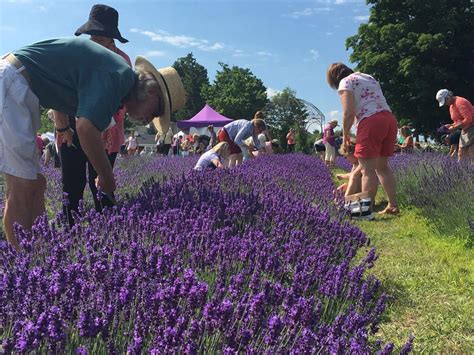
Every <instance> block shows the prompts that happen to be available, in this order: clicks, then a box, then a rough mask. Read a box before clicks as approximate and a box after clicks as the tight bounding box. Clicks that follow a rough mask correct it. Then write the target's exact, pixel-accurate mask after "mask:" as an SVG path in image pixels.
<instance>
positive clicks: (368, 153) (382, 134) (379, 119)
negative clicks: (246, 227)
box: [354, 111, 398, 159]
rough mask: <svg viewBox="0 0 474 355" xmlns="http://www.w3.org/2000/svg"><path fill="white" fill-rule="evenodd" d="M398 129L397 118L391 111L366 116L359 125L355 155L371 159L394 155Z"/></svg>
mask: <svg viewBox="0 0 474 355" xmlns="http://www.w3.org/2000/svg"><path fill="white" fill-rule="evenodd" d="M397 130H398V129H397V120H396V118H395V116H394V115H393V114H392V113H391V112H389V111H382V112H377V113H375V114H373V115H372V116H369V117H366V118H364V119H363V120H362V121H360V123H359V125H358V126H357V135H356V146H355V153H354V156H355V157H356V158H362V159H371V158H378V157H389V156H391V155H393V151H394V148H395V143H396V142H397Z"/></svg>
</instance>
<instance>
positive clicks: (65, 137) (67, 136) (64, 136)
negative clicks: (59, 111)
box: [56, 128, 74, 147]
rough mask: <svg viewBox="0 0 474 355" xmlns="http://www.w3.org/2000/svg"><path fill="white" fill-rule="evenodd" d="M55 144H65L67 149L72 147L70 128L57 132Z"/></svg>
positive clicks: (72, 132)
mask: <svg viewBox="0 0 474 355" xmlns="http://www.w3.org/2000/svg"><path fill="white" fill-rule="evenodd" d="M56 134H57V142H58V145H61V144H63V143H66V144H67V146H68V147H70V146H72V145H73V144H72V137H73V136H74V131H73V130H72V128H69V129H68V130H67V131H65V132H57V133H56Z"/></svg>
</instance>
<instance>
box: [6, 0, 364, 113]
mask: <svg viewBox="0 0 474 355" xmlns="http://www.w3.org/2000/svg"><path fill="white" fill-rule="evenodd" d="M97 3H105V4H107V5H109V6H112V7H114V8H115V9H116V10H117V11H118V12H119V30H120V32H121V34H122V36H123V37H125V38H126V39H128V40H129V42H128V43H126V44H122V43H120V42H118V41H116V44H117V46H118V47H119V48H120V49H122V50H123V51H124V52H125V53H127V54H128V55H129V56H130V58H131V59H132V62H133V61H134V58H135V57H136V56H137V55H143V56H145V57H147V58H148V59H149V60H150V61H151V62H152V63H153V64H154V65H155V66H156V67H157V68H162V67H167V66H170V65H172V64H173V63H174V62H175V60H176V59H178V58H180V57H184V56H186V55H187V54H188V53H190V52H192V53H193V55H194V57H195V58H196V60H197V62H198V63H199V64H201V65H203V66H204V67H205V68H206V69H207V71H208V76H209V79H210V81H211V82H213V80H214V78H215V75H216V72H217V71H218V70H219V69H220V66H219V64H218V63H219V62H223V63H226V64H228V65H230V66H234V65H236V66H239V67H242V68H248V69H250V70H251V71H252V73H253V74H254V75H255V76H256V77H257V78H259V79H261V80H262V81H263V83H264V85H265V86H266V87H267V94H268V95H269V96H271V95H274V94H275V93H277V92H279V91H281V90H283V89H284V88H286V87H289V88H290V89H292V90H294V91H296V96H297V97H299V98H301V99H304V100H307V101H309V102H311V103H312V104H314V105H315V106H316V107H318V108H319V109H320V110H321V111H322V112H323V113H324V115H325V116H326V121H328V120H331V119H337V120H339V122H341V105H340V102H339V98H338V95H337V92H336V91H335V90H332V89H330V88H329V86H328V84H327V82H326V70H327V68H328V66H329V64H331V63H333V62H338V61H342V62H345V63H347V64H348V65H349V66H351V65H352V64H351V63H350V62H349V55H350V51H347V50H346V47H345V40H346V38H347V37H349V36H352V35H354V34H356V33H357V29H358V27H359V26H360V24H361V23H364V22H367V21H368V17H369V16H368V15H369V7H368V6H367V5H366V4H365V0H313V1H302V0H201V1H191V0H174V1H172V0H166V1H161V0H154V1H152V0H116V1H112V0H109V1H108V0H103V1H102V0H100V1H99V2H97V1H89V0H62V1H57V0H0V54H1V55H3V54H5V53H8V52H10V51H12V50H15V49H17V48H20V47H22V46H24V45H27V44H31V43H34V42H37V41H40V40H43V39H49V38H58V37H70V36H73V35H74V32H75V31H76V29H77V28H78V27H79V26H81V25H82V24H83V23H85V22H86V21H87V19H88V17H89V12H90V9H91V7H92V6H93V5H94V4H97ZM83 36H84V35H83ZM86 36H87V35H86Z"/></svg>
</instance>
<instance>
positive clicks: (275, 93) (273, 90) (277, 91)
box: [267, 88, 281, 99]
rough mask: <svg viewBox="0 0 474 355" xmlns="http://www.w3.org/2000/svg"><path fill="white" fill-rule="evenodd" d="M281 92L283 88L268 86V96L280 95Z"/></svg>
mask: <svg viewBox="0 0 474 355" xmlns="http://www.w3.org/2000/svg"><path fill="white" fill-rule="evenodd" d="M280 93H281V90H277V89H273V88H267V97H268V98H269V99H271V98H272V97H273V96H275V95H278V94H280Z"/></svg>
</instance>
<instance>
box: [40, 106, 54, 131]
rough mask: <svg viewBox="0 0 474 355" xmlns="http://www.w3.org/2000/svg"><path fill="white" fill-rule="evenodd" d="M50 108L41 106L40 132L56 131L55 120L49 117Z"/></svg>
mask: <svg viewBox="0 0 474 355" xmlns="http://www.w3.org/2000/svg"><path fill="white" fill-rule="evenodd" d="M48 111H49V109H45V108H42V107H41V108H40V120H41V125H40V128H39V129H38V133H46V132H54V122H53V121H52V120H50V119H49V117H48Z"/></svg>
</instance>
